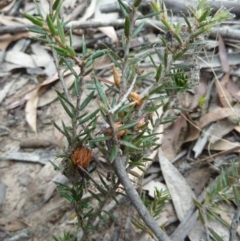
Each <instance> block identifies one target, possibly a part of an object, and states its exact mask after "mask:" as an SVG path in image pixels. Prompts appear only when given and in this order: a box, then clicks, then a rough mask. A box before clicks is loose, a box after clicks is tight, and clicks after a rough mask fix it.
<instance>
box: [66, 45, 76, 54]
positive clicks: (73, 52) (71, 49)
mask: <svg viewBox="0 0 240 241" xmlns="http://www.w3.org/2000/svg"><path fill="white" fill-rule="evenodd" d="M66 50H67V51H68V54H69V56H71V57H76V55H77V54H76V52H75V50H74V49H73V47H71V46H69V45H67V46H66Z"/></svg>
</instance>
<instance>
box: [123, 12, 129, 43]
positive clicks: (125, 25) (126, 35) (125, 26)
mask: <svg viewBox="0 0 240 241" xmlns="http://www.w3.org/2000/svg"><path fill="white" fill-rule="evenodd" d="M124 34H125V37H126V39H129V38H130V18H129V16H128V15H127V16H126V17H125V23H124Z"/></svg>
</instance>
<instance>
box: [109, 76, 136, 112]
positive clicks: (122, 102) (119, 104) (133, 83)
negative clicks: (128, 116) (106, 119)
mask: <svg viewBox="0 0 240 241" xmlns="http://www.w3.org/2000/svg"><path fill="white" fill-rule="evenodd" d="M136 80H137V75H135V76H134V78H133V81H132V83H131V85H130V87H129V88H128V91H127V92H126V94H125V95H124V96H123V97H122V99H121V100H120V102H119V103H118V104H117V105H116V106H114V108H112V109H111V110H109V111H108V112H109V113H110V114H113V113H114V112H115V111H117V110H118V109H119V108H120V107H122V105H123V104H124V102H125V101H126V100H127V98H128V96H129V95H130V93H131V92H132V90H133V87H134V85H135V83H136Z"/></svg>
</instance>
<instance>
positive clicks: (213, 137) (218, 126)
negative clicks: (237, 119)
mask: <svg viewBox="0 0 240 241" xmlns="http://www.w3.org/2000/svg"><path fill="white" fill-rule="evenodd" d="M235 125H236V124H234V123H232V122H230V121H229V120H228V119H223V120H219V121H217V122H216V123H214V124H213V127H212V129H211V131H210V138H209V142H210V143H211V144H213V143H215V142H216V141H218V140H220V139H221V138H222V137H223V136H225V135H227V134H228V133H229V132H230V131H232V130H233V129H234V127H235Z"/></svg>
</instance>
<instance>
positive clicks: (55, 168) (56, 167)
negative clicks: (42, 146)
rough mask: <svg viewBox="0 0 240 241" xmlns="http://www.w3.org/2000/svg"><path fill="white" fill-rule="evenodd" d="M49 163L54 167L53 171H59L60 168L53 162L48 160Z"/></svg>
mask: <svg viewBox="0 0 240 241" xmlns="http://www.w3.org/2000/svg"><path fill="white" fill-rule="evenodd" d="M49 162H50V163H51V164H52V166H53V167H54V170H56V171H60V170H61V168H60V167H59V166H58V165H56V164H55V163H54V162H52V161H51V160H49Z"/></svg>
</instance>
